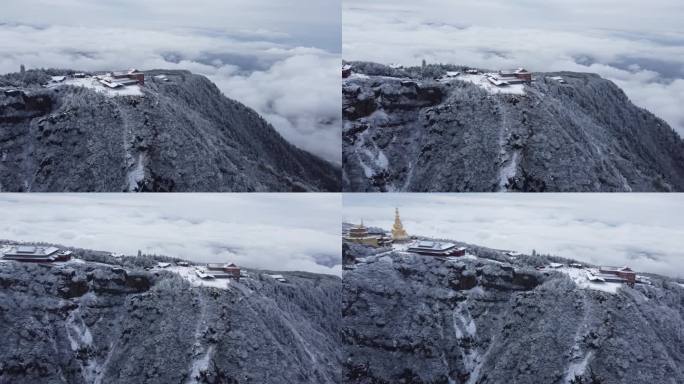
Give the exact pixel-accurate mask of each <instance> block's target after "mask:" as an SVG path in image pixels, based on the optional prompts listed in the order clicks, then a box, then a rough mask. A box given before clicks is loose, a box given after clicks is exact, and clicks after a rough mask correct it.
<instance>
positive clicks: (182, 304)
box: [0, 241, 341, 384]
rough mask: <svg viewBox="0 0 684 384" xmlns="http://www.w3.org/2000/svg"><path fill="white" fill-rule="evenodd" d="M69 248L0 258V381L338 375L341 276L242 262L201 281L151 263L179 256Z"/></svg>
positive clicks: (307, 379) (282, 379)
mask: <svg viewBox="0 0 684 384" xmlns="http://www.w3.org/2000/svg"><path fill="white" fill-rule="evenodd" d="M2 243H7V242H5V241H3V242H2ZM68 249H70V250H72V251H73V252H74V258H73V259H72V260H71V261H69V262H58V263H52V264H49V263H48V264H38V263H20V262H15V261H7V260H1V261H0V286H2V288H3V289H2V290H0V321H1V324H2V326H0V335H1V336H2V339H3V346H4V347H3V348H0V383H36V382H50V383H132V382H136V383H160V384H161V383H171V382H174V383H181V382H182V383H205V384H211V383H214V384H217V383H250V382H253V383H263V382H269V383H283V384H285V383H292V382H301V383H331V384H332V383H337V382H339V380H340V378H339V374H340V366H341V353H340V351H339V328H338V326H339V321H340V320H339V299H340V295H341V292H340V284H341V280H340V278H339V277H336V276H331V275H318V274H313V273H307V272H278V274H281V275H283V276H284V277H285V279H286V281H285V282H279V281H277V280H276V279H275V278H272V277H270V276H269V273H266V271H261V270H254V269H248V270H247V273H248V275H249V276H244V277H243V278H241V279H240V282H239V283H238V282H234V281H232V282H230V283H227V285H225V287H223V288H218V287H213V286H196V285H194V284H192V283H191V282H189V281H188V280H187V277H185V275H184V274H179V272H178V271H181V270H185V269H188V270H190V269H191V268H192V265H190V266H188V267H185V266H171V267H159V264H158V263H159V262H162V261H163V262H171V263H172V264H173V261H174V260H175V261H180V260H181V259H174V258H167V257H161V256H144V255H143V256H142V257H132V256H119V257H114V256H112V255H111V254H110V253H108V252H101V251H92V250H87V249H80V248H68ZM243 271H244V269H243Z"/></svg>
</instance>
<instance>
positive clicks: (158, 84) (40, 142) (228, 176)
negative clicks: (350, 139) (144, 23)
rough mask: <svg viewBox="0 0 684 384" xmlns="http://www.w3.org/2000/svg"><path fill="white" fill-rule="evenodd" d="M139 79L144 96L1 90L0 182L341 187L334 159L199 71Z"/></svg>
mask: <svg viewBox="0 0 684 384" xmlns="http://www.w3.org/2000/svg"><path fill="white" fill-rule="evenodd" d="M159 73H164V74H166V75H167V78H168V79H169V81H157V80H155V79H154V76H155V75H157V74H159ZM8 78H9V75H8V76H4V77H2V76H0V85H2V84H3V81H4V82H7V81H9V80H8ZM146 78H147V82H146V83H145V86H144V87H142V89H143V96H116V97H108V96H106V95H104V94H101V93H99V92H97V91H95V90H92V89H88V88H82V87H77V86H58V87H55V88H50V89H45V88H41V87H40V86H39V85H37V84H23V85H22V86H21V87H18V88H19V89H20V90H21V93H20V94H19V95H16V96H8V95H5V94H4V93H2V92H0V191H33V192H44V191H50V192H60V191H74V192H82V191H93V192H120V191H179V192H181V191H197V192H200V191H216V192H222V191H294V192H298V191H339V190H340V188H341V187H340V174H341V172H340V170H339V168H338V167H336V166H334V165H332V164H329V163H328V162H326V161H324V160H321V159H319V158H317V157H316V156H314V155H312V154H310V153H308V152H305V151H302V150H300V149H298V148H296V147H295V146H293V145H291V144H289V143H288V142H286V141H285V140H284V139H283V138H282V137H281V136H280V135H279V134H278V133H277V132H276V131H275V129H273V127H272V126H271V125H270V124H268V123H267V122H266V121H265V120H264V119H263V118H262V117H261V116H259V115H258V114H257V113H256V112H254V111H253V110H251V109H249V108H247V107H246V106H244V105H243V104H241V103H239V102H236V101H233V100H230V99H228V98H226V97H225V96H223V95H222V94H221V92H220V90H219V89H218V88H217V87H216V86H215V85H214V84H213V83H211V82H210V81H209V80H208V79H207V78H205V77H203V76H199V75H194V74H191V73H189V72H186V71H150V72H146ZM15 88H16V87H15Z"/></svg>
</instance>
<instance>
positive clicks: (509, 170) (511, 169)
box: [499, 152, 518, 191]
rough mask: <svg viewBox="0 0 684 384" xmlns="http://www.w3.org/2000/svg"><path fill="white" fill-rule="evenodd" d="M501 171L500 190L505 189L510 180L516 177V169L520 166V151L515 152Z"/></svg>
mask: <svg viewBox="0 0 684 384" xmlns="http://www.w3.org/2000/svg"><path fill="white" fill-rule="evenodd" d="M505 164H506V165H505V166H504V167H502V168H501V170H500V171H499V190H500V191H505V190H506V188H507V185H508V180H509V179H511V178H513V177H515V171H516V169H517V167H518V152H513V156H511V158H510V160H508V161H507V163H505Z"/></svg>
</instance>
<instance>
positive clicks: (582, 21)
mask: <svg viewBox="0 0 684 384" xmlns="http://www.w3.org/2000/svg"><path fill="white" fill-rule="evenodd" d="M682 15H684V2H681V1H677V0H654V1H651V2H649V4H648V6H645V5H644V3H643V2H642V1H636V0H627V1H614V0H600V1H588V0H586V1H585V0H578V1H561V0H528V1H515V2H512V1H506V0H486V1H471V2H461V1H459V2H454V1H450V0H427V1H424V2H409V1H407V0H397V1H394V0H393V1H389V0H380V1H375V2H373V3H372V5H368V2H364V1H361V0H346V1H345V2H344V5H343V34H344V43H343V57H344V58H345V59H347V60H370V61H377V62H381V63H386V64H387V63H399V64H404V65H417V64H420V62H421V60H422V59H426V60H427V61H428V62H449V63H456V64H463V65H472V66H477V67H481V68H489V69H498V68H515V67H518V66H525V67H527V68H528V69H530V70H533V71H556V70H570V71H580V72H594V73H598V74H600V75H602V76H604V77H606V78H608V79H610V80H613V81H614V82H615V83H616V84H618V85H619V86H620V87H622V88H623V89H624V90H625V92H626V93H627V95H628V96H629V97H630V99H631V100H632V101H633V102H634V103H635V104H637V105H639V106H641V107H644V108H647V109H648V110H650V111H652V112H653V113H655V114H656V115H658V116H659V117H661V118H663V119H665V120H666V121H667V122H668V123H669V124H670V125H671V126H672V127H673V128H674V129H675V130H677V131H678V132H679V133H680V135H682V136H684V108H681V106H682V105H684V30H683V29H682V26H681V25H682V24H681V16H682Z"/></svg>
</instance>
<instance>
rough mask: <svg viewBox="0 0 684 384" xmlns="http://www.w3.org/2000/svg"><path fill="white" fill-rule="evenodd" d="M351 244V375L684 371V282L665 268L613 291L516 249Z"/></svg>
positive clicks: (551, 378)
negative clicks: (543, 265) (374, 250)
mask: <svg viewBox="0 0 684 384" xmlns="http://www.w3.org/2000/svg"><path fill="white" fill-rule="evenodd" d="M472 251H473V250H471V252H472ZM347 252H350V253H352V254H359V256H358V258H357V261H356V262H357V264H355V265H354V266H349V265H348V266H347V268H348V270H346V271H345V272H344V275H343V285H344V297H343V327H342V333H343V343H344V345H345V348H346V354H347V360H346V362H345V367H344V376H345V379H346V380H347V381H348V382H350V383H365V384H368V383H374V384H382V383H414V384H417V383H421V384H423V383H424V384H427V383H431V384H437V383H440V384H450V383H468V384H475V383H478V384H486V383H549V384H553V383H573V384H579V383H604V384H606V383H635V384H636V383H656V382H657V383H672V384H674V383H681V382H683V381H684V370H682V367H683V366H684V365H683V364H682V361H683V360H684V351H683V350H682V347H681V346H682V332H681V330H682V327H683V326H684V318H683V316H682V314H683V313H684V288H683V287H682V286H681V285H679V284H677V283H674V282H672V281H669V280H668V279H665V278H663V279H655V278H654V279H653V285H644V284H637V285H636V286H635V287H634V288H630V287H628V286H622V287H620V288H619V289H617V292H615V293H612V292H606V291H602V290H596V289H590V288H581V287H580V286H578V285H577V284H576V282H575V280H574V279H571V278H569V277H568V275H566V274H564V273H562V272H555V271H554V272H538V271H536V270H534V269H533V268H530V267H529V266H525V263H522V262H518V261H514V262H511V263H509V262H506V261H498V260H491V259H487V258H483V257H475V256H468V257H462V258H458V259H449V260H447V259H440V258H434V257H429V256H417V255H412V254H407V253H405V252H389V253H381V254H379V255H375V256H368V255H367V252H361V251H359V250H358V247H349V248H348V249H347ZM474 252H476V253H478V254H481V255H487V256H492V255H495V254H496V253H497V252H496V251H493V250H483V249H479V250H478V249H476V250H475V251H474ZM351 256H353V255H350V257H349V259H350V260H351V259H352V257H351ZM500 259H502V260H503V259H504V258H503V257H500Z"/></svg>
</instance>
